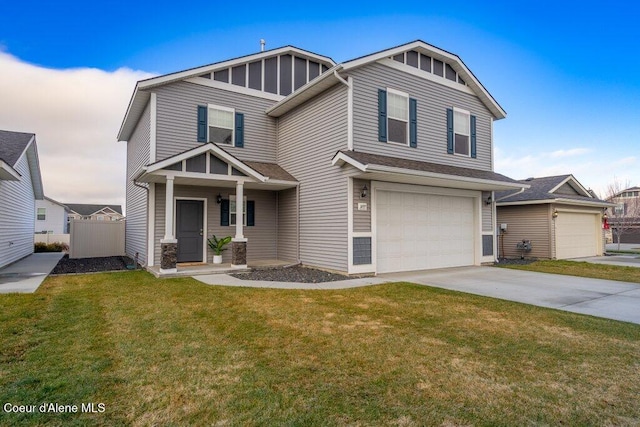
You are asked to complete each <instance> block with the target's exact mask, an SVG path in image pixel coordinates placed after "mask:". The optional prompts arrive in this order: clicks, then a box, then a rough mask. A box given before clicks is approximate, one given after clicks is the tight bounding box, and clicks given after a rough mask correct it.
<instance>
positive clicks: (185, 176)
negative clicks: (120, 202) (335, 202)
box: [134, 143, 298, 190]
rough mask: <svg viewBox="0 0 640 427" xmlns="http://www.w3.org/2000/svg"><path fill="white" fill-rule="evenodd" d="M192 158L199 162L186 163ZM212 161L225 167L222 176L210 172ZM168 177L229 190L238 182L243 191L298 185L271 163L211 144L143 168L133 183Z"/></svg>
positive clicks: (286, 173)
mask: <svg viewBox="0 0 640 427" xmlns="http://www.w3.org/2000/svg"><path fill="white" fill-rule="evenodd" d="M195 159H198V160H199V162H197V164H196V163H195V162H194V165H191V164H190V163H189V161H190V160H192V161H193V160H195ZM214 159H216V160H218V161H219V162H222V163H220V164H224V165H226V166H227V170H226V173H221V172H220V171H219V170H216V171H213V168H212V166H211V165H212V163H213V162H214V161H216V160H214ZM168 177H171V178H173V179H174V182H175V184H177V185H199V186H208V187H214V186H215V187H233V186H235V185H236V183H238V182H242V183H244V185H245V187H246V188H252V189H264V190H282V189H285V188H291V187H295V186H297V185H298V181H297V180H296V179H295V178H294V177H293V176H292V175H291V174H290V173H288V172H287V171H286V170H284V169H283V168H282V167H281V166H279V165H277V164H275V163H267V162H251V161H242V160H240V159H238V158H237V157H235V156H233V155H232V154H230V153H228V152H227V151H225V150H224V149H223V148H221V147H219V146H218V145H216V144H213V143H206V144H203V145H200V146H198V147H195V148H192V149H189V150H186V151H183V152H182V153H178V154H176V155H174V156H171V157H168V158H166V159H163V160H160V161H157V162H155V163H151V164H148V165H146V166H143V167H142V168H141V169H140V171H139V173H138V174H137V175H136V176H135V177H134V181H136V182H147V183H152V182H155V183H164V182H166V179H167V178H168Z"/></svg>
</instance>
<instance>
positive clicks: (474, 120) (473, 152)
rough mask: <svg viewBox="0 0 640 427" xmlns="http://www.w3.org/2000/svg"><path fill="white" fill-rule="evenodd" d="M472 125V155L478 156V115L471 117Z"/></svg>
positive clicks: (470, 123)
mask: <svg viewBox="0 0 640 427" xmlns="http://www.w3.org/2000/svg"><path fill="white" fill-rule="evenodd" d="M469 120H470V122H469V125H470V127H471V157H473V158H474V159H475V158H476V116H471V117H470V118H469Z"/></svg>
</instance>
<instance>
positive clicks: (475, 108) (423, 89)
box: [350, 63, 492, 171]
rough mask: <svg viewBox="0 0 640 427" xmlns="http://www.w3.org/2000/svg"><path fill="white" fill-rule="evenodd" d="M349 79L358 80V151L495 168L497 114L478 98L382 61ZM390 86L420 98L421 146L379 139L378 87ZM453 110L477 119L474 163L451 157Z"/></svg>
mask: <svg viewBox="0 0 640 427" xmlns="http://www.w3.org/2000/svg"><path fill="white" fill-rule="evenodd" d="M407 67H409V66H407ZM409 68H411V67H409ZM350 75H351V76H352V77H353V149H354V150H355V151H362V152H367V153H372V154H380V155H384V156H391V157H398V158H406V159H411V160H418V161H425V162H432V163H440V164H445V165H451V166H459V167H465V168H473V169H480V170H486V171H490V170H492V163H491V150H492V147H491V141H492V135H491V119H492V115H491V113H490V111H489V110H488V109H487V108H486V107H485V106H484V104H482V102H481V101H480V100H479V99H478V97H476V96H475V95H472V94H468V93H465V92H462V91H460V90H456V89H452V88H450V87H447V86H444V85H441V84H438V83H435V82H432V81H430V80H426V79H422V78H420V77H418V76H414V75H412V74H409V73H405V72H402V71H399V70H396V69H393V68H390V67H387V66H385V65H382V64H379V63H374V64H369V65H366V66H363V67H361V68H358V69H356V70H354V71H352V72H351V73H350ZM386 88H390V89H395V90H399V91H402V92H405V93H407V94H409V96H410V97H411V98H415V99H416V100H417V126H418V127H417V148H411V147H409V146H407V145H401V144H394V143H388V142H380V141H378V89H386ZM451 107H457V108H461V109H464V110H467V111H469V112H470V113H471V115H474V116H476V135H477V145H476V149H477V157H476V158H475V159H474V158H471V157H467V156H461V155H454V154H447V108H451Z"/></svg>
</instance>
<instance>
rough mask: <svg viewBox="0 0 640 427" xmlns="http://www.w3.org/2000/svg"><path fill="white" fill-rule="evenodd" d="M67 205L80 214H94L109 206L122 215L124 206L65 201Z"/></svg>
mask: <svg viewBox="0 0 640 427" xmlns="http://www.w3.org/2000/svg"><path fill="white" fill-rule="evenodd" d="M65 205H66V206H67V207H68V208H69V209H70V210H71V211H72V212H75V213H77V214H78V215H86V216H88V215H93V214H94V213H96V212H99V211H101V210H102V209H104V208H109V209H111V210H113V211H115V212H117V213H119V214H120V215H122V207H121V206H120V205H95V204H86V203H65Z"/></svg>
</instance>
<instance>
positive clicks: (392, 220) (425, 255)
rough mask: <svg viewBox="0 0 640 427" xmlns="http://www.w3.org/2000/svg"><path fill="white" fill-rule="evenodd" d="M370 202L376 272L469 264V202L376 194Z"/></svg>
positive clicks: (467, 199)
mask: <svg viewBox="0 0 640 427" xmlns="http://www.w3.org/2000/svg"><path fill="white" fill-rule="evenodd" d="M376 199H377V200H376V233H377V242H376V250H377V271H378V272H379V273H388V272H394V271H411V270H423V269H429V268H442V267H457V266H463V265H473V263H474V256H473V253H474V231H473V230H474V226H473V223H474V221H473V218H474V217H473V199H472V198H470V197H452V196H439V195H431V194H416V193H402V192H397V191H381V190H378V191H377V193H376Z"/></svg>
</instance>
